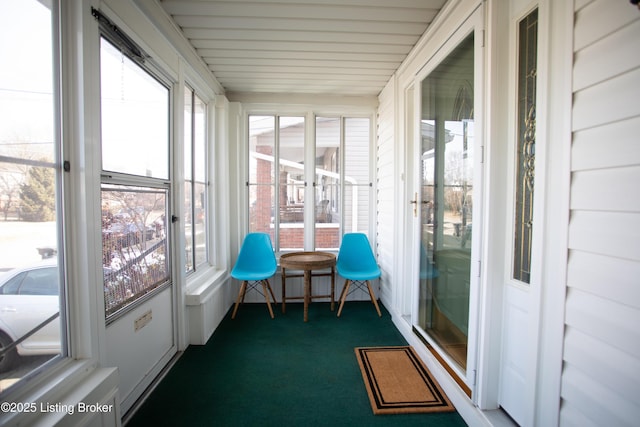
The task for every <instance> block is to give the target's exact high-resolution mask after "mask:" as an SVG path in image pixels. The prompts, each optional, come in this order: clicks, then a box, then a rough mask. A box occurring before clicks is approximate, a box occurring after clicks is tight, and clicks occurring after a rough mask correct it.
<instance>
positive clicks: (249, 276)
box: [231, 233, 278, 280]
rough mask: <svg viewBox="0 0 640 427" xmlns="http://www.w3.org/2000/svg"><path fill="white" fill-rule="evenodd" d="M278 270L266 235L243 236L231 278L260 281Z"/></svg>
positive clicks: (269, 240)
mask: <svg viewBox="0 0 640 427" xmlns="http://www.w3.org/2000/svg"><path fill="white" fill-rule="evenodd" d="M277 268H278V265H277V262H276V256H275V253H274V252H273V246H272V245H271V237H269V235H268V234H267V233H249V234H247V235H246V236H245V238H244V241H243V242H242V247H241V248H240V253H239V254H238V259H237V260H236V264H235V266H234V267H233V270H232V271H231V276H232V277H235V278H238V279H242V280H261V279H264V278H267V277H271V276H273V275H274V274H275V272H276V270H277Z"/></svg>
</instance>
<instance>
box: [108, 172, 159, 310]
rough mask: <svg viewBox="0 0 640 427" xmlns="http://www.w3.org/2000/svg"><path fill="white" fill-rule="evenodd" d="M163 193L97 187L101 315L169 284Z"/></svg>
mask: <svg viewBox="0 0 640 427" xmlns="http://www.w3.org/2000/svg"><path fill="white" fill-rule="evenodd" d="M167 200H168V190H166V189H154V188H140V187H131V186H122V185H107V184H103V185H102V263H103V270H104V298H105V306H106V314H107V317H109V316H111V315H112V314H114V313H116V312H117V311H118V310H120V309H122V308H124V307H126V306H127V305H128V304H130V303H132V302H133V301H135V300H136V299H138V298H140V297H142V296H144V295H145V294H147V293H148V292H150V291H152V290H153V289H155V288H157V287H158V286H160V285H162V284H164V283H167V282H168V281H169V267H168V259H167V253H168V252H167V249H168V248H167V234H166V232H165V230H166V225H167V224H166V218H167Z"/></svg>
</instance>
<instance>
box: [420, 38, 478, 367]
mask: <svg viewBox="0 0 640 427" xmlns="http://www.w3.org/2000/svg"><path fill="white" fill-rule="evenodd" d="M473 84H474V37H473V34H471V35H469V36H468V37H467V38H466V39H464V40H463V41H462V42H461V43H460V44H459V45H458V47H456V48H455V49H454V50H453V51H452V52H451V53H450V54H449V56H447V57H446V58H445V59H444V60H443V61H442V62H441V63H440V65H438V66H437V67H436V68H435V69H434V70H433V71H432V72H431V73H430V74H429V75H428V76H427V77H426V78H425V79H424V80H423V81H422V108H421V111H422V113H421V114H422V115H421V121H420V138H421V151H420V152H421V192H422V194H421V195H420V200H421V208H422V209H421V247H420V303H419V309H418V316H419V318H418V326H419V327H420V329H422V330H423V331H424V332H425V333H426V334H427V335H428V336H429V337H430V338H431V340H432V342H435V343H436V344H437V345H438V347H440V348H441V349H442V351H443V352H445V353H446V354H447V355H448V356H449V357H450V359H451V360H452V361H454V362H455V363H456V364H457V365H459V367H460V368H461V369H463V370H465V369H466V366H467V341H468V337H467V336H468V329H469V295H470V283H471V234H472V233H471V231H472V224H473V216H472V212H473V187H474V182H473V175H474V152H473V147H474V138H475V135H474V86H473Z"/></svg>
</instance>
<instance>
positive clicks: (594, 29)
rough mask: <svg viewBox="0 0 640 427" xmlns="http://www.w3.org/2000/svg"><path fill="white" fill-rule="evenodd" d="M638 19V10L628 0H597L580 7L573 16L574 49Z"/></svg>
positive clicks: (582, 46) (580, 47) (578, 48)
mask: <svg viewBox="0 0 640 427" xmlns="http://www.w3.org/2000/svg"><path fill="white" fill-rule="evenodd" d="M636 19H638V10H637V8H636V7H635V6H633V5H632V4H630V3H629V2H628V1H624V0H623V1H617V0H616V1H611V0H599V1H595V2H593V3H590V4H589V5H587V6H585V7H583V8H582V9H580V10H579V11H578V12H577V13H576V16H575V32H574V38H575V40H574V49H575V50H576V51H579V50H580V49H582V48H584V47H585V46H587V45H590V44H591V43H594V42H595V41H597V40H599V39H601V38H604V37H605V36H607V35H608V34H611V33H613V32H615V31H617V30H618V29H620V28H622V27H624V26H625V25H627V24H629V23H630V22H633V21H634V20H636Z"/></svg>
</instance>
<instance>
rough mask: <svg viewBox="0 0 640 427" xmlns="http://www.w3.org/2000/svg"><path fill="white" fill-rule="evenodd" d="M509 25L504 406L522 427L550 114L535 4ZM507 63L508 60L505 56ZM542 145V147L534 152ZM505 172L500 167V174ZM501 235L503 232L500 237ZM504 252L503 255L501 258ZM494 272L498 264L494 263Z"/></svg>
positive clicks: (527, 411) (530, 373)
mask: <svg viewBox="0 0 640 427" xmlns="http://www.w3.org/2000/svg"><path fill="white" fill-rule="evenodd" d="M509 17H510V24H509V30H508V31H509V40H510V43H509V46H508V49H509V55H508V58H509V59H508V64H504V65H505V66H506V68H507V69H508V70H509V75H510V76H511V77H510V84H509V101H508V113H507V116H508V119H507V122H508V123H509V124H508V127H509V132H508V137H507V140H508V141H507V144H506V146H507V147H508V152H509V156H508V157H507V159H508V161H507V162H506V166H502V167H504V168H505V169H504V172H505V174H506V176H507V177H509V178H508V179H507V185H506V188H507V194H508V196H507V197H506V198H505V202H506V206H505V209H506V212H507V215H506V217H507V218H508V219H507V226H506V227H501V228H502V230H503V231H502V232H503V233H504V235H503V236H502V237H503V238H504V242H505V245H504V248H505V250H504V262H503V263H502V266H503V267H502V268H503V269H504V270H503V271H502V272H501V274H500V276H501V277H504V278H505V280H504V283H503V284H502V295H503V307H502V325H503V326H502V336H501V342H502V349H501V364H500V384H499V394H498V404H499V406H500V407H501V408H503V409H504V410H505V411H506V412H507V413H508V414H509V415H510V416H511V417H512V418H513V419H514V420H515V421H516V422H517V423H518V424H520V425H522V426H527V425H532V424H533V414H534V402H535V400H536V399H535V391H536V365H537V359H538V335H539V327H538V320H539V311H540V304H539V290H540V286H541V284H540V275H541V272H540V260H539V258H538V257H539V256H540V254H541V252H542V251H541V249H540V248H541V241H540V233H539V230H540V229H541V228H540V227H542V224H541V222H542V217H541V215H540V214H539V212H541V208H542V204H543V203H542V202H543V200H542V198H541V194H542V185H541V182H542V181H543V180H544V170H543V165H541V162H540V160H541V158H542V156H543V155H544V147H543V144H544V141H542V138H540V141H537V138H536V136H537V135H538V133H537V130H538V131H539V128H540V125H541V123H542V124H543V123H544V111H542V109H539V108H538V103H537V102H536V100H537V99H538V97H537V96H536V95H537V93H540V89H541V88H542V86H541V85H542V84H544V81H543V79H542V78H541V75H540V74H541V73H539V71H538V58H539V57H541V56H540V55H539V49H538V27H539V10H538V7H537V5H536V4H532V3H529V2H523V1H520V0H512V1H511V2H510V16H509ZM505 57H507V56H505ZM536 143H538V144H536ZM536 149H537V150H536ZM497 167H500V166H497ZM495 231H496V232H497V233H500V232H501V230H495ZM495 252H499V251H495ZM493 265H496V263H493Z"/></svg>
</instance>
